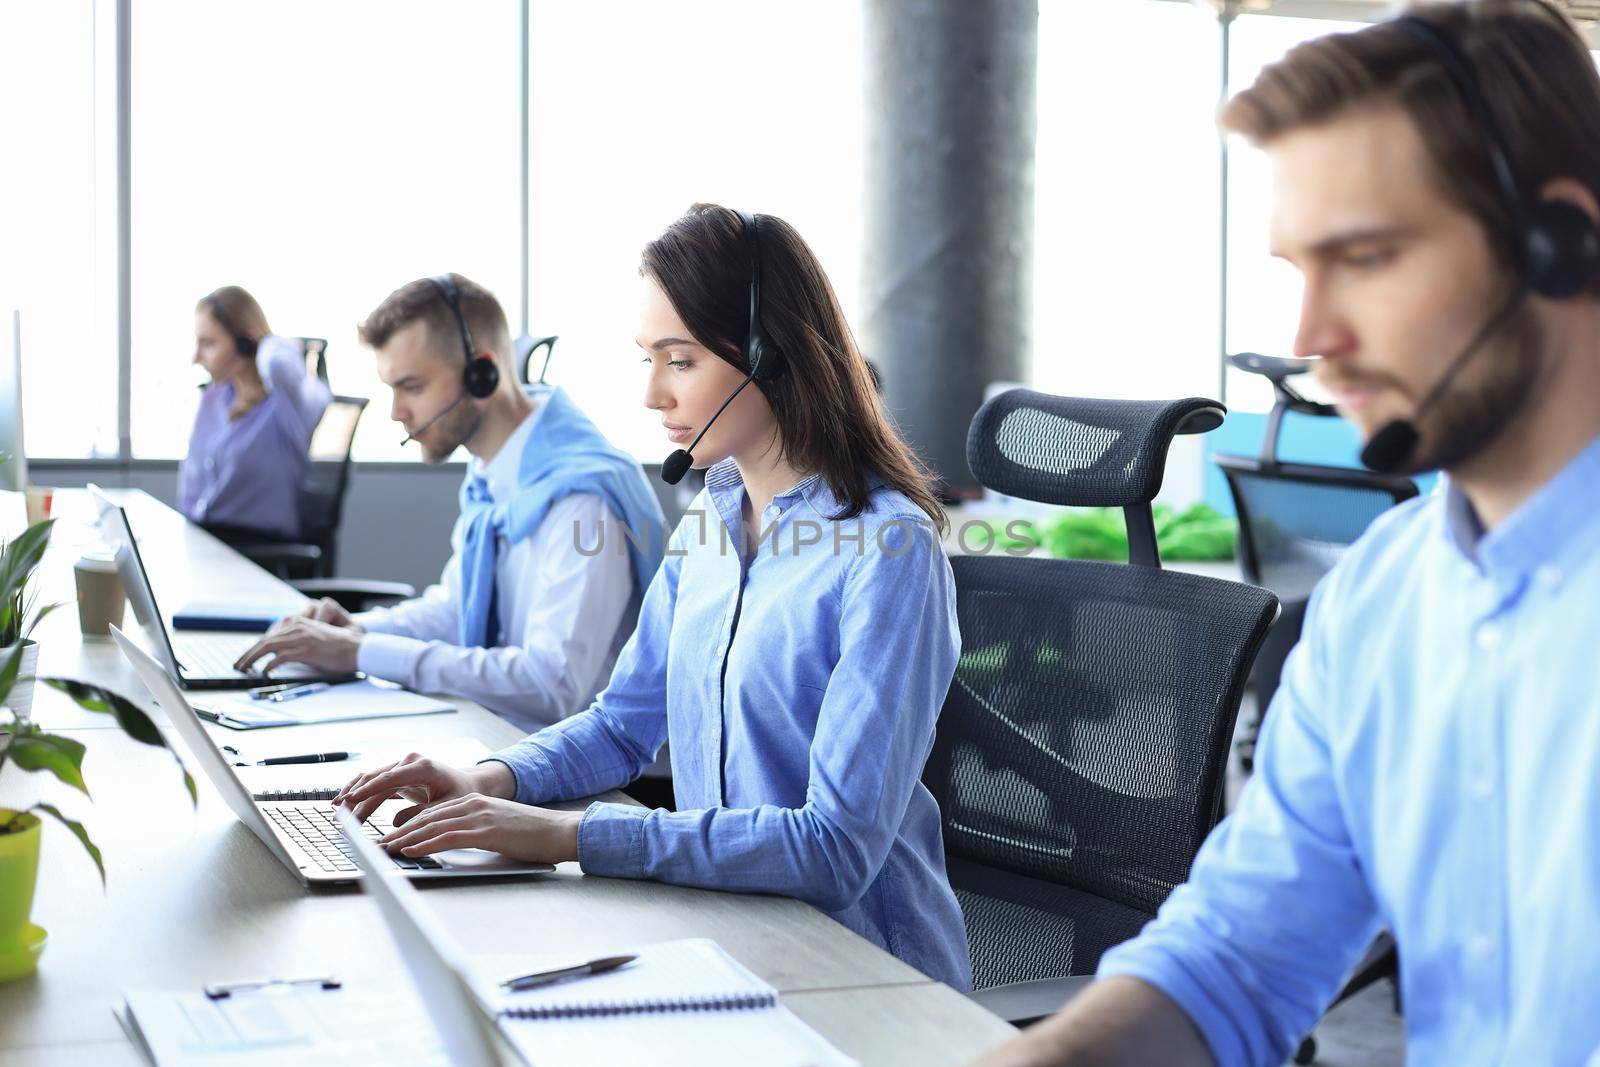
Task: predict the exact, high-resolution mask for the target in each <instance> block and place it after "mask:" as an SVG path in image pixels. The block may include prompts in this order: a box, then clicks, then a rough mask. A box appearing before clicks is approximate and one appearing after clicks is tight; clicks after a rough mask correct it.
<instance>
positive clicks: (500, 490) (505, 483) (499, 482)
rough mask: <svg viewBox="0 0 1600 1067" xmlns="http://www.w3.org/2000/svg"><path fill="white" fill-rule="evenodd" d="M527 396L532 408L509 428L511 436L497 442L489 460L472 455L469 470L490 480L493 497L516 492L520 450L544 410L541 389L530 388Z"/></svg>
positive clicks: (520, 469)
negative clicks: (492, 455)
mask: <svg viewBox="0 0 1600 1067" xmlns="http://www.w3.org/2000/svg"><path fill="white" fill-rule="evenodd" d="M528 399H529V400H532V401H533V410H532V411H530V412H529V413H528V414H527V416H526V417H525V418H523V420H522V421H521V422H519V423H517V428H516V429H515V430H512V431H511V436H510V437H507V438H506V443H505V444H503V445H501V446H500V451H498V452H496V453H495V455H494V459H493V460H491V461H490V462H489V463H488V464H485V463H484V462H483V461H482V460H480V459H478V458H477V457H476V456H474V457H473V459H472V473H474V474H476V475H478V476H479V477H480V478H482V479H483V480H484V481H486V482H488V483H489V496H490V497H491V498H492V499H494V500H510V499H511V497H512V496H514V495H516V491H517V486H518V485H519V484H520V479H521V475H522V453H523V451H524V450H525V449H526V448H527V446H528V438H529V437H531V436H533V428H534V426H535V425H537V424H538V422H539V416H541V415H543V414H544V409H545V406H546V405H545V396H544V394H543V393H539V394H534V393H532V392H530V393H529V395H528Z"/></svg>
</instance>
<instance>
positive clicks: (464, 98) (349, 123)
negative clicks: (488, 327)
mask: <svg viewBox="0 0 1600 1067" xmlns="http://www.w3.org/2000/svg"><path fill="white" fill-rule="evenodd" d="M518 30H519V15H518V8H517V5H516V4H515V3H511V2H504V3H470V4H440V3H438V2H436V0H359V2H358V0H341V2H340V3H331V4H330V3H326V2H324V0H273V2H271V3H249V4H244V3H227V4H219V3H215V2H213V0H164V2H162V3H157V4H143V3H141V4H136V5H135V10H134V26H133V136H132V140H133V191H132V197H133V381H132V387H133V425H132V435H133V448H134V454H135V456H137V457H138V458H158V457H171V456H179V455H182V454H183V451H184V448H185V445H186V442H187V439H188V432H189V426H190V422H191V420H192V417H193V412H194V405H195V401H196V389H195V386H196V385H197V384H198V383H200V382H201V381H203V380H204V376H203V375H202V373H201V372H200V370H199V369H198V368H197V367H194V366H192V365H191V359H192V356H193V353H194V332H193V330H194V312H193V309H194V304H195V301H196V300H197V299H199V298H200V297H201V296H203V295H204V294H206V293H207V292H209V291H211V290H212V289H214V288H216V287H217V286H219V285H224V284H237V285H242V286H244V287H245V288H246V289H249V290H250V291H251V292H252V293H253V294H254V295H255V296H256V298H257V299H258V300H259V301H260V302H261V304H262V307H263V309H264V310H265V312H266V314H267V319H268V321H269V322H270V323H271V325H272V328H273V330H274V331H276V332H278V333H282V334H289V335H310V336H318V337H325V338H328V339H329V348H328V355H329V363H330V371H331V375H330V376H331V378H332V382H333V386H334V389H335V390H336V391H338V392H345V393H355V394H358V395H364V396H368V397H371V398H372V400H373V404H372V407H371V408H369V409H368V416H367V419H366V421H365V424H364V425H363V427H362V431H361V434H360V437H359V438H358V443H357V456H358V457H361V458H368V459H390V458H400V457H401V456H402V455H404V453H402V452H401V451H400V448H399V439H400V437H401V436H402V433H401V431H399V430H398V429H396V428H395V426H394V425H393V424H392V423H389V422H388V419H387V415H388V408H389V402H388V401H389V398H388V391H387V390H386V389H383V388H381V386H380V385H379V383H378V381H377V377H376V373H375V371H374V369H373V363H372V358H371V355H370V353H368V352H367V351H366V350H364V349H362V348H361V347H359V345H358V344H357V342H356V335H355V324H356V323H357V322H358V321H359V320H360V319H361V318H362V317H363V316H364V315H365V314H366V313H367V312H368V311H370V310H371V309H372V307H373V306H374V305H375V304H376V303H377V302H378V301H379V300H381V299H382V298H383V297H384V296H385V295H387V294H388V293H389V292H390V291H391V290H392V289H394V288H395V287H396V286H398V285H400V284H401V283H403V282H406V281H409V280H411V279H412V278H415V277H418V276H421V275H427V274H436V273H439V272H441V271H447V270H456V271H460V272H461V273H463V274H465V275H467V276H469V277H471V278H473V279H475V280H477V281H480V282H482V283H483V284H485V285H487V286H489V287H490V288H491V289H493V290H494V291H495V292H497V293H499V294H500V295H501V296H502V298H503V299H504V300H505V301H506V303H507V304H508V305H509V306H510V307H511V308H512V309H513V310H512V314H513V316H514V315H515V308H516V306H517V300H516V293H517V288H518V285H519V284H520V272H519V268H518V234H517V218H518V212H517V196H518V192H517V189H518V145H519V141H518V137H519V130H518V123H519V121H520V119H519V114H520V109H519V105H518V70H519V62H520V60H519V49H518V43H517V35H518Z"/></svg>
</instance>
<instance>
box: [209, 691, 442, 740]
mask: <svg viewBox="0 0 1600 1067" xmlns="http://www.w3.org/2000/svg"><path fill="white" fill-rule="evenodd" d="M190 704H191V705H192V706H193V707H194V710H195V712H196V713H197V714H198V715H199V716H200V717H201V718H202V719H206V720H208V721H210V722H214V723H216V724H217V725H218V726H226V727H228V728H229V729H230V730H258V729H261V728H263V727H268V726H306V725H310V724H313V723H323V722H349V721H353V720H356V719H385V718H394V717H397V716H404V715H440V714H444V713H446V712H453V711H455V710H456V709H455V705H453V704H449V703H447V702H445V701H443V700H438V699H435V698H434V697H430V696H423V695H422V694H421V693H413V692H411V691H410V690H408V689H400V688H398V687H393V686H390V685H387V684H383V685H380V684H377V683H374V682H373V681H371V680H370V679H365V680H362V681H359V682H344V683H341V684H339V685H332V686H329V687H328V688H326V689H323V690H321V691H320V692H315V693H311V694H309V695H307V696H303V697H300V698H299V699H297V700H287V701H281V702H279V701H270V700H252V699H251V698H250V696H249V694H248V693H243V692H227V693H217V694H215V695H212V694H207V695H206V697H205V698H203V699H199V700H191V701H190Z"/></svg>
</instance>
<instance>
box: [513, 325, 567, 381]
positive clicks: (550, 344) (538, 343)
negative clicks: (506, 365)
mask: <svg viewBox="0 0 1600 1067" xmlns="http://www.w3.org/2000/svg"><path fill="white" fill-rule="evenodd" d="M559 340H561V337H560V335H559V334H551V335H550V336H548V337H529V336H528V335H527V334H522V335H521V336H520V337H518V338H517V339H516V340H515V341H513V342H512V348H514V349H515V350H516V356H517V362H518V363H520V364H522V380H523V381H524V382H527V383H528V384H529V385H543V384H544V376H545V374H547V373H548V372H549V370H550V359H551V357H553V356H554V355H555V354H556V342H557V341H559ZM541 348H542V349H544V362H543V363H542V364H540V366H539V376H538V377H537V378H535V377H534V376H533V360H534V357H535V356H537V355H538V354H539V349H541Z"/></svg>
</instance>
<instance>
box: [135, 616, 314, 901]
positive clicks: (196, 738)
mask: <svg viewBox="0 0 1600 1067" xmlns="http://www.w3.org/2000/svg"><path fill="white" fill-rule="evenodd" d="M111 636H112V638H113V639H114V640H115V641H116V642H117V647H118V648H120V649H122V654H123V656H124V657H126V658H127V660H128V662H129V663H131V664H132V665H133V669H134V671H135V672H137V673H138V675H139V679H140V680H141V681H143V682H144V685H145V688H146V689H148V690H150V695H151V696H153V697H155V698H156V703H157V704H160V705H161V710H163V711H165V712H166V713H167V718H168V719H170V720H172V726H173V728H174V729H175V730H177V731H178V736H179V737H180V738H182V739H183V743H184V746H185V747H187V748H188V749H189V754H190V755H191V756H193V757H194V760H195V762H196V763H198V764H199V765H200V769H201V771H203V772H204V773H205V776H206V778H207V779H208V780H209V781H210V782H211V784H212V786H213V787H214V788H215V789H216V791H217V792H218V793H221V794H222V799H223V800H225V801H227V802H228V807H230V808H232V809H233V813H234V814H235V815H237V816H238V817H239V821H240V822H242V823H244V824H245V825H246V826H248V827H249V828H250V832H251V833H253V834H255V835H256V836H257V837H259V838H260V839H261V840H262V842H263V843H264V844H265V845H266V846H267V847H268V848H270V849H271V850H272V854H273V855H275V856H277V857H278V858H279V859H280V860H282V861H283V862H284V864H285V865H286V866H287V867H288V868H289V869H290V870H291V871H295V872H296V873H298V872H299V870H300V866H299V864H297V863H295V861H294V860H293V859H291V858H290V856H289V852H288V850H287V849H285V848H284V847H283V843H282V842H280V841H279V840H278V837H277V835H276V834H274V833H273V832H272V828H271V827H270V826H268V825H267V819H266V816H264V815H262V814H261V810H260V809H259V808H257V807H256V802H255V798H254V797H252V796H251V795H250V790H249V789H246V788H245V784H244V783H243V782H241V781H240V780H239V776H238V775H236V774H234V773H233V768H232V767H229V766H228V761H227V760H226V759H224V758H223V756H222V753H221V752H219V751H218V750H217V746H216V745H215V744H213V743H212V741H211V735H210V734H208V733H206V728H205V726H204V724H202V723H201V722H200V716H199V715H196V714H195V710H194V708H192V707H190V706H189V702H188V701H187V700H185V699H184V696H183V692H182V690H180V689H179V688H178V683H177V681H176V680H175V679H174V678H173V676H172V674H171V672H169V671H166V670H163V669H162V667H161V664H159V663H157V662H156V661H155V660H153V659H151V658H150V655H149V654H148V653H147V652H145V650H144V649H142V648H140V647H139V646H138V645H136V644H134V643H133V641H131V640H130V639H129V638H128V635H127V634H125V633H123V632H122V631H121V630H119V629H117V628H116V627H115V626H113V627H112V628H111Z"/></svg>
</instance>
